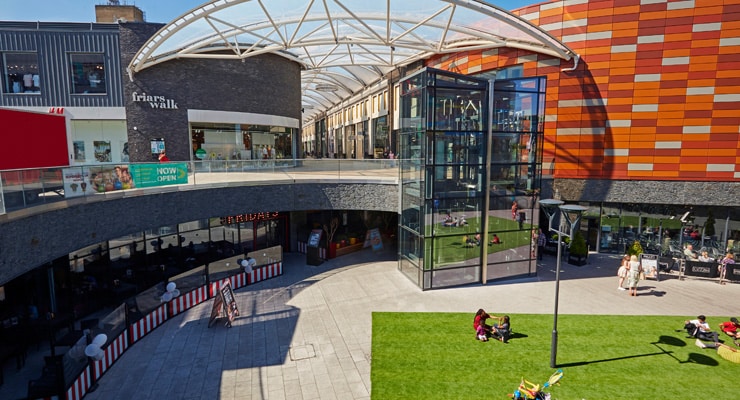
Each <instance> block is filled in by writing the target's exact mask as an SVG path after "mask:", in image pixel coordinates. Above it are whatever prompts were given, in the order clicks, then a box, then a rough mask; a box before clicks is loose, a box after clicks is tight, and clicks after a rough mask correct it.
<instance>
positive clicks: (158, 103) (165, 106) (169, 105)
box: [131, 92, 178, 110]
mask: <svg viewBox="0 0 740 400" xmlns="http://www.w3.org/2000/svg"><path fill="white" fill-rule="evenodd" d="M131 97H132V99H133V101H134V103H148V104H149V106H150V107H152V108H159V109H162V110H177V108H178V107H177V103H175V100H173V99H168V98H165V97H164V96H151V95H148V94H146V93H141V94H139V93H137V92H134V93H133V94H132V95H131Z"/></svg>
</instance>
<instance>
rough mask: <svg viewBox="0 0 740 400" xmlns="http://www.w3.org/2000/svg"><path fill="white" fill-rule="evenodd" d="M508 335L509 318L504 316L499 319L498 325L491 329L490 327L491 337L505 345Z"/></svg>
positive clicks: (509, 330) (509, 333)
mask: <svg viewBox="0 0 740 400" xmlns="http://www.w3.org/2000/svg"><path fill="white" fill-rule="evenodd" d="M510 335H511V329H510V326H509V316H508V315H504V316H503V317H501V318H499V323H498V324H493V327H491V337H493V338H494V339H498V340H500V341H502V342H504V343H507V342H508V341H509V336H510Z"/></svg>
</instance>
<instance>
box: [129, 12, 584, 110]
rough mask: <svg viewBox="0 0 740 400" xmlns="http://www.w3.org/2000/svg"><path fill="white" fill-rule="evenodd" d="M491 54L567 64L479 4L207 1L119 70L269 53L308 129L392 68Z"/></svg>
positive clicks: (541, 36) (525, 30)
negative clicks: (288, 77) (294, 66)
mask: <svg viewBox="0 0 740 400" xmlns="http://www.w3.org/2000/svg"><path fill="white" fill-rule="evenodd" d="M497 47H513V48H519V49H525V50H530V51H534V52H538V53H543V54H549V55H552V56H554V57H559V58H562V59H566V60H568V59H570V58H571V57H572V56H574V55H575V53H574V52H572V51H571V50H570V49H569V48H568V47H566V46H565V45H564V44H562V43H561V42H559V41H558V40H556V39H554V38H553V37H552V36H550V35H549V34H547V33H546V32H545V31H543V30H541V29H539V28H538V27H536V26H534V25H532V24H530V23H529V22H527V21H526V20H524V19H522V18H519V17H517V16H515V15H513V14H511V13H509V12H507V11H505V10H503V9H500V8H498V7H495V6H493V5H490V4H488V3H486V2H483V1H476V0H214V1H210V2H207V3H204V4H203V5H201V6H199V7H197V8H194V9H192V10H190V11H188V12H186V13H185V14H183V15H181V16H180V17H178V18H176V19H175V20H174V21H172V22H170V23H169V24H167V25H166V26H164V27H163V28H162V29H160V30H159V31H158V32H157V33H156V34H155V35H153V36H152V37H151V38H150V39H149V41H148V42H147V43H146V44H145V45H144V46H143V47H142V48H141V49H140V50H139V51H138V52H137V53H136V55H135V56H134V59H133V60H132V61H131V63H130V64H129V66H128V71H129V74H130V75H131V74H134V73H136V72H138V71H141V70H143V69H146V68H148V67H151V66H153V65H156V64H158V63H162V62H165V61H168V60H172V59H176V58H220V59H243V58H247V57H251V56H254V55H258V54H264V53H275V54H279V55H281V56H283V57H286V58H288V59H291V60H294V61H296V62H298V63H300V64H301V66H302V67H303V71H302V79H301V80H302V85H301V86H302V95H303V97H302V104H303V109H304V114H303V118H304V120H310V119H312V118H313V117H315V116H316V115H317V114H320V113H321V112H323V111H325V110H327V109H329V108H331V107H332V106H333V105H335V104H337V103H339V102H340V101H341V100H342V99H346V98H348V97H350V96H351V95H352V94H354V93H357V92H358V91H360V90H362V89H363V88H366V87H367V86H369V85H372V84H373V83H376V82H378V81H379V80H380V79H381V78H382V77H383V76H384V75H385V74H386V73H388V72H390V71H391V70H392V69H393V68H395V67H397V66H403V65H407V64H410V63H412V62H414V61H417V60H420V59H424V58H427V57H429V56H431V55H433V54H439V53H455V52H460V51H467V50H477V49H491V48H497ZM276 84H279V82H276Z"/></svg>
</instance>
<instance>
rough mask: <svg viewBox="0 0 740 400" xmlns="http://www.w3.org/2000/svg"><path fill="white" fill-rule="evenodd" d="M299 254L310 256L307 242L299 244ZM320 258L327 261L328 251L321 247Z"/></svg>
mask: <svg viewBox="0 0 740 400" xmlns="http://www.w3.org/2000/svg"><path fill="white" fill-rule="evenodd" d="M298 252H299V253H301V254H308V244H307V243H306V242H298ZM319 257H320V258H321V259H323V260H326V259H327V258H326V249H325V248H323V247H319Z"/></svg>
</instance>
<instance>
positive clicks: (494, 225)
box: [487, 77, 546, 280]
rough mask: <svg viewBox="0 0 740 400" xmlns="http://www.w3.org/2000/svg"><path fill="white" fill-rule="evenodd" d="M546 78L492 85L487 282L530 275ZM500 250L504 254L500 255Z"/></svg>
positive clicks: (536, 229)
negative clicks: (491, 247)
mask: <svg viewBox="0 0 740 400" xmlns="http://www.w3.org/2000/svg"><path fill="white" fill-rule="evenodd" d="M545 89H546V79H545V78H542V77H535V78H521V79H506V80H496V82H495V83H494V89H493V122H492V124H491V177H490V181H489V191H488V193H489V195H490V201H489V209H488V211H489V212H488V221H489V225H488V236H489V238H494V235H496V237H497V238H498V239H495V238H494V239H493V240H494V241H498V242H499V244H494V245H493V247H494V249H493V250H492V251H491V249H490V248H489V255H488V260H487V262H488V268H487V279H488V280H491V279H501V278H507V277H512V276H520V275H531V274H535V273H536V271H537V270H536V263H535V262H534V259H535V256H536V253H535V252H536V240H535V237H536V236H535V235H536V234H537V231H538V227H539V215H540V212H539V208H538V206H537V197H538V194H539V188H540V186H541V176H542V173H541V165H542V152H541V151H540V150H541V144H540V142H541V138H542V137H543V135H544V127H543V122H544V120H545ZM504 250H505V251H504Z"/></svg>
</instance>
